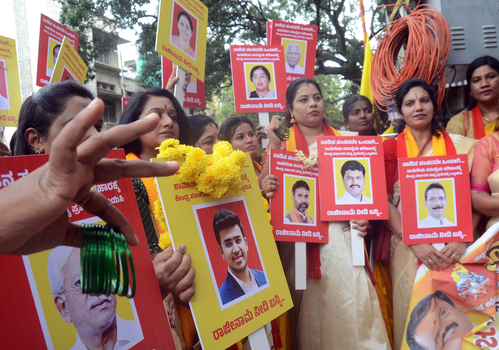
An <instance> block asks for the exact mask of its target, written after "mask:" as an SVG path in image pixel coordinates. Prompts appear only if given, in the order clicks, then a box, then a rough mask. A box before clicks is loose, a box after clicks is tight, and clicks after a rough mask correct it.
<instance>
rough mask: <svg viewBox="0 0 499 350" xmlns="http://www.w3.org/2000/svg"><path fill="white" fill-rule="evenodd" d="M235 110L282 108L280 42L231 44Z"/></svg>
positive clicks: (283, 81)
mask: <svg viewBox="0 0 499 350" xmlns="http://www.w3.org/2000/svg"><path fill="white" fill-rule="evenodd" d="M230 63H231V69H232V85H233V86H234V105H235V109H236V113H261V112H283V111H284V110H285V109H286V88H287V84H286V71H285V69H284V50H283V47H282V45H273V46H266V45H231V46H230Z"/></svg>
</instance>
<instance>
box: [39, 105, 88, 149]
mask: <svg viewBox="0 0 499 350" xmlns="http://www.w3.org/2000/svg"><path fill="white" fill-rule="evenodd" d="M90 102H92V100H91V99H89V98H86V97H80V96H73V97H71V98H69V99H68V102H67V103H66V109H65V110H64V112H62V114H61V115H60V116H58V117H57V118H56V119H55V120H54V122H53V123H52V125H51V126H50V128H49V132H48V135H47V138H46V139H45V140H42V141H41V143H42V146H43V152H44V153H50V148H51V146H52V142H53V141H54V139H55V138H56V137H57V135H59V133H60V132H61V130H62V128H64V127H65V126H66V124H67V123H69V122H70V121H71V120H72V119H73V118H74V117H75V116H76V115H77V114H78V113H80V112H81V111H82V110H83V109H84V108H85V107H87V106H88V104H89V103H90ZM96 133H97V130H96V129H95V128H90V129H88V131H87V133H86V134H85V137H84V138H83V141H84V140H86V139H88V138H89V137H90V136H92V135H94V134H96Z"/></svg>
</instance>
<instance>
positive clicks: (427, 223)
mask: <svg viewBox="0 0 499 350" xmlns="http://www.w3.org/2000/svg"><path fill="white" fill-rule="evenodd" d="M424 205H425V207H426V208H428V217H427V218H426V219H423V220H421V221H420V222H419V225H418V227H420V228H429V227H444V226H455V224H454V223H453V222H451V221H450V220H447V218H446V217H445V216H444V214H445V208H446V207H447V196H446V194H445V188H444V186H442V185H441V184H439V183H438V182H434V183H432V184H430V185H429V186H428V187H426V190H425V192H424Z"/></svg>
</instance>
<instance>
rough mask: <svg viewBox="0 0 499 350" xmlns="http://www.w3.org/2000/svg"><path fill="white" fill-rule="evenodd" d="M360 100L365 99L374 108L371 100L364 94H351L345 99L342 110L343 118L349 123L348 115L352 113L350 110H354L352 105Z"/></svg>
mask: <svg viewBox="0 0 499 350" xmlns="http://www.w3.org/2000/svg"><path fill="white" fill-rule="evenodd" d="M359 101H365V102H367V103H368V104H369V106H370V108H371V110H372V109H373V105H372V103H371V101H370V100H369V99H368V98H367V97H365V96H363V95H352V96H350V97H349V98H347V99H346V100H345V103H343V107H342V109H341V111H342V112H343V118H344V119H345V122H346V123H347V122H348V115H349V114H350V112H352V107H353V105H354V104H355V103H356V102H359Z"/></svg>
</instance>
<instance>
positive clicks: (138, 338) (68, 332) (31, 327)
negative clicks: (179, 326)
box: [0, 149, 175, 350]
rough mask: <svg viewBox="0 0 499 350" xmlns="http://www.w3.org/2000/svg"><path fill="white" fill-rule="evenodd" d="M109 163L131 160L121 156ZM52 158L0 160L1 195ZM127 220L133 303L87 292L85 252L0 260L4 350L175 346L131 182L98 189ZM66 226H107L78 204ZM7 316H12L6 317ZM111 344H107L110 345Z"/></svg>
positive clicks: (60, 251)
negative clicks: (133, 240) (99, 344)
mask: <svg viewBox="0 0 499 350" xmlns="http://www.w3.org/2000/svg"><path fill="white" fill-rule="evenodd" d="M107 157H111V158H118V159H123V160H124V159H125V153H124V151H123V150H122V149H117V150H113V151H111V152H110V153H109V154H108V155H107ZM48 159H49V155H48V154H42V155H31V156H18V157H3V158H0V169H2V171H1V172H0V179H1V180H2V181H1V182H0V185H1V186H0V195H1V193H2V191H1V188H2V187H6V186H9V185H10V184H11V183H12V182H14V181H16V180H18V179H20V178H22V177H24V176H26V175H28V174H29V173H31V172H32V171H34V170H35V169H36V168H38V167H40V166H42V165H43V164H45V163H46V162H47V161H48ZM95 188H96V190H97V191H98V192H100V193H102V194H103V195H104V196H106V197H107V198H108V199H109V201H110V202H111V203H113V204H114V205H115V206H116V207H117V208H118V209H119V210H120V211H121V212H122V213H123V214H124V215H125V216H126V218H127V219H128V221H129V222H130V224H131V226H132V228H133V231H134V233H135V234H136V236H137V237H138V239H139V241H140V244H139V245H138V246H134V247H132V246H131V247H130V252H131V254H132V257H133V263H134V267H135V278H136V283H137V284H136V294H135V296H134V297H133V298H132V299H128V298H125V297H118V296H116V295H109V296H106V295H90V294H83V293H82V292H81V269H80V248H74V247H68V246H59V247H56V248H54V249H51V250H46V251H42V252H39V253H35V254H30V255H26V256H14V255H0V283H1V284H2V298H1V299H0V312H1V314H2V315H3V317H1V318H0V338H1V339H2V348H5V349H61V350H62V349H70V348H71V349H82V350H83V349H87V348H95V347H96V344H95V340H96V339H97V338H98V336H102V339H106V340H108V341H109V343H111V342H114V345H113V346H112V347H113V348H120V349H154V348H156V349H167V350H174V349H175V344H174V342H173V337H172V334H171V331H170V327H169V323H168V322H169V321H168V318H167V315H166V312H165V309H164V305H163V300H162V297H161V292H160V290H159V287H158V281H157V278H156V274H155V272H154V267H153V265H152V259H151V254H150V251H149V248H148V245H147V239H146V236H145V233H144V228H143V224H142V219H141V216H140V213H139V208H138V205H137V199H136V198H135V191H134V189H133V185H132V181H131V179H128V178H126V179H121V180H117V181H113V182H110V183H106V184H96V185H95ZM67 215H68V220H69V221H70V222H73V223H76V224H83V223H85V224H101V225H105V222H104V221H103V220H102V219H100V218H99V217H96V216H93V215H91V214H89V213H87V212H85V211H84V210H83V208H82V207H81V206H80V205H78V204H74V203H72V204H71V206H70V207H69V208H68V210H67ZM7 315H8V316H7ZM109 343H108V344H107V345H109Z"/></svg>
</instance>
